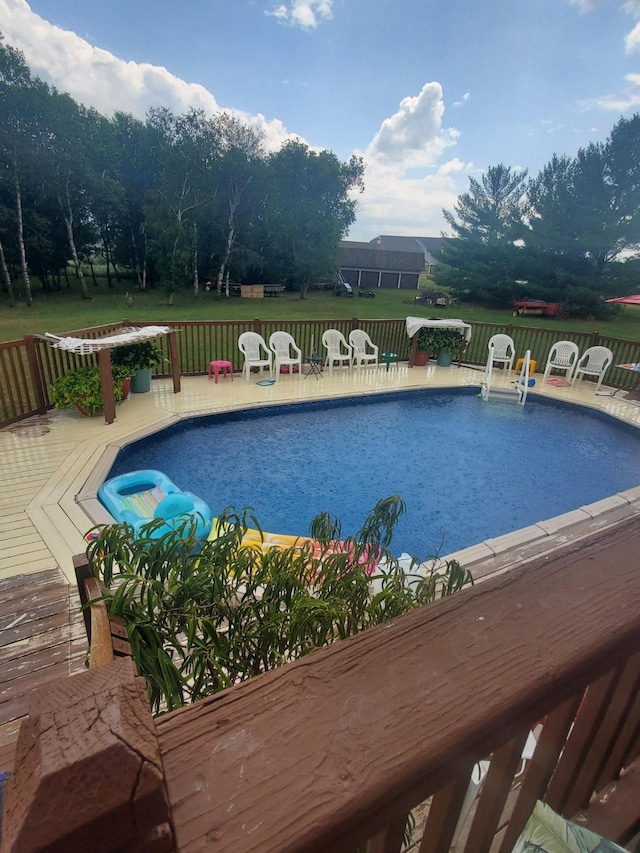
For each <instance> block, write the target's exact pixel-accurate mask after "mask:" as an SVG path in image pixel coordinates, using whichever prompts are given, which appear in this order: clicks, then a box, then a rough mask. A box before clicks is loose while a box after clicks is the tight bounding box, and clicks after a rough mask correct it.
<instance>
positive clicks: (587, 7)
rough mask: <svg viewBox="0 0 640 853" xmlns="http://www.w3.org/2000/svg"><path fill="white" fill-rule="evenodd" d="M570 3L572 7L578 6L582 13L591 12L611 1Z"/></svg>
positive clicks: (595, 0)
mask: <svg viewBox="0 0 640 853" xmlns="http://www.w3.org/2000/svg"><path fill="white" fill-rule="evenodd" d="M569 2H570V3H571V5H572V6H578V7H579V8H580V11H581V12H590V11H591V10H592V9H596V8H597V7H598V6H602V5H603V4H604V3H608V2H609V0H569Z"/></svg>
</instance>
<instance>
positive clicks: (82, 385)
mask: <svg viewBox="0 0 640 853" xmlns="http://www.w3.org/2000/svg"><path fill="white" fill-rule="evenodd" d="M113 393H114V397H115V401H116V403H119V402H121V400H122V380H121V378H117V377H116V376H115V375H114V383H113ZM51 401H52V403H53V405H54V406H55V407H56V409H76V408H77V409H80V410H81V411H82V412H84V413H85V414H86V415H95V414H96V412H100V411H102V409H104V400H103V398H102V383H101V381H100V370H99V369H98V368H97V367H95V366H92V367H80V368H78V370H70V371H69V372H68V373H65V375H64V376H61V377H60V378H59V379H57V380H56V381H55V382H54V383H53V385H52V386H51Z"/></svg>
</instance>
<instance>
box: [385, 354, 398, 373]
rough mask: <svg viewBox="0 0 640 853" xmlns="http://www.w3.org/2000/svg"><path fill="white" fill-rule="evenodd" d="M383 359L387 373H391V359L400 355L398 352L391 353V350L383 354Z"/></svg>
mask: <svg viewBox="0 0 640 853" xmlns="http://www.w3.org/2000/svg"><path fill="white" fill-rule="evenodd" d="M382 357H383V359H384V360H385V364H386V365H387V373H388V372H389V365H390V364H391V359H392V358H397V357H398V353H397V352H390V351H389V350H387V351H386V352H383V353H382Z"/></svg>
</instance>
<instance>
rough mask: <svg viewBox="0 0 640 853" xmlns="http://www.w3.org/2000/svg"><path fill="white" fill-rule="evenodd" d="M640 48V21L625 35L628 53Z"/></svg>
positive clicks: (625, 46) (625, 47)
mask: <svg viewBox="0 0 640 853" xmlns="http://www.w3.org/2000/svg"><path fill="white" fill-rule="evenodd" d="M638 48H640V22H639V23H637V24H636V25H635V27H634V28H633V29H632V30H631V32H630V33H628V34H627V35H626V36H625V39H624V49H625V51H626V52H627V53H635V52H636V50H638Z"/></svg>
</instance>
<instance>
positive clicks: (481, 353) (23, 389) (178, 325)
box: [0, 317, 640, 427]
mask: <svg viewBox="0 0 640 853" xmlns="http://www.w3.org/2000/svg"><path fill="white" fill-rule="evenodd" d="M132 325H136V326H149V325H158V323H157V322H153V323H150V322H148V323H132V322H130V321H129V320H123V321H122V323H117V324H110V325H106V326H95V327H93V328H90V329H79V330H75V331H73V332H67V333H66V334H69V335H74V336H76V337H89V338H99V337H103V336H105V335H108V334H112V333H113V331H114V330H115V329H117V328H121V327H122V326H124V327H127V326H132ZM163 325H167V326H170V327H171V328H172V329H174V330H175V331H176V332H177V333H178V334H177V335H176V336H175V338H176V341H177V344H178V349H179V364H180V368H181V372H182V375H184V376H202V375H205V374H206V373H207V369H208V365H209V362H210V361H211V360H212V359H221V358H224V359H227V360H229V361H231V362H232V363H233V366H234V369H235V370H240V369H241V367H242V358H241V355H240V352H239V351H238V344H237V342H238V337H239V336H240V334H241V333H242V332H247V331H256V332H259V333H260V334H261V335H263V337H265V338H266V339H268V337H269V335H271V333H272V332H275V331H277V330H279V329H281V330H284V331H287V332H289V333H290V334H292V335H293V337H294V338H295V339H296V341H297V342H298V345H299V346H300V348H301V349H302V351H303V352H304V353H308V352H310V351H311V349H312V347H313V346H315V347H316V348H317V350H318V351H319V352H323V350H322V333H323V332H324V331H325V329H329V328H335V329H339V330H340V331H342V332H343V334H344V335H345V337H346V336H348V334H349V332H350V331H351V329H356V328H359V329H364V330H365V331H366V332H368V333H369V335H370V336H371V338H372V339H373V341H374V342H375V343H376V344H377V345H378V347H379V349H380V352H384V351H385V350H389V351H391V352H394V353H397V355H398V358H399V360H400V361H407V360H408V359H409V353H410V348H411V347H410V345H411V341H410V340H409V338H408V337H407V334H406V328H405V321H404V320H403V319H393V320H360V319H358V318H356V317H354V318H352V319H350V320H330V319H329V320H320V319H318V320H281V321H280V320H268V321H265V320H260V319H255V320H248V321H229V322H219V323H216V322H200V321H197V320H192V321H183V322H167V323H163ZM471 325H472V326H473V332H472V335H471V341H470V343H469V346H468V348H467V351H466V352H465V355H464V360H465V363H468V364H485V363H486V360H487V345H488V342H489V338H490V337H491V336H492V335H494V334H498V333H501V332H502V333H506V334H508V335H511V336H512V337H513V339H514V342H515V346H516V351H517V352H518V353H524V352H525V351H526V350H531V357H532V358H533V359H534V360H535V361H536V362H537V364H538V369H539V370H540V368H541V366H542V367H543V366H544V364H545V362H546V358H547V354H548V353H549V350H550V349H551V347H552V346H553V344H554V343H555V342H556V341H558V340H561V339H566V340H572V341H574V342H575V343H576V344H578V347H579V348H580V351H581V352H583V351H584V350H585V349H586V348H587V347H589V346H593V345H594V344H603V345H604V346H607V347H609V348H610V349H611V350H613V354H614V365H615V364H621V363H622V364H625V363H629V362H638V361H640V343H638V342H637V341H628V340H620V339H617V338H610V337H607V336H604V335H600V334H599V333H597V332H594V333H591V334H590V333H586V332H572V331H568V330H557V329H537V328H523V327H520V326H514V325H512V324H508V323H507V324H503V325H501V324H495V323H471ZM158 344H159V345H160V346H161V347H162V348H163V351H164V355H165V357H166V359H167V361H166V362H165V367H164V368H163V367H160V368H158V369H157V370H156V374H155V375H156V376H168V375H169V364H170V362H171V360H170V358H169V355H170V354H169V341H168V339H166V338H160V339H158ZM87 363H97V361H96V356H78V355H74V354H73V353H68V352H65V351H64V350H58V349H53V348H52V347H51V346H50V345H49V344H48V343H46V342H44V341H42V340H39V339H38V338H35V337H34V336H33V335H29V336H27V337H26V338H24V339H23V340H21V341H9V342H6V343H0V427H3V426H7V425H8V424H11V423H15V422H16V421H20V420H23V419H24V418H28V417H31V416H32V415H35V414H44V413H45V412H46V411H47V410H48V409H50V408H51V407H52V403H51V397H50V389H51V386H52V384H53V383H54V382H55V381H56V379H58V378H59V377H60V376H63V375H64V374H65V373H66V372H67V371H68V370H73V369H75V368H77V367H79V366H81V365H82V364H87ZM606 381H607V384H608V385H612V386H613V387H614V388H631V387H632V386H633V383H634V382H635V381H636V378H635V377H634V376H633V374H632V373H631V372H630V371H628V370H620V369H617V368H616V367H615V366H614V367H612V368H610V369H609V371H608V373H607V379H606Z"/></svg>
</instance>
